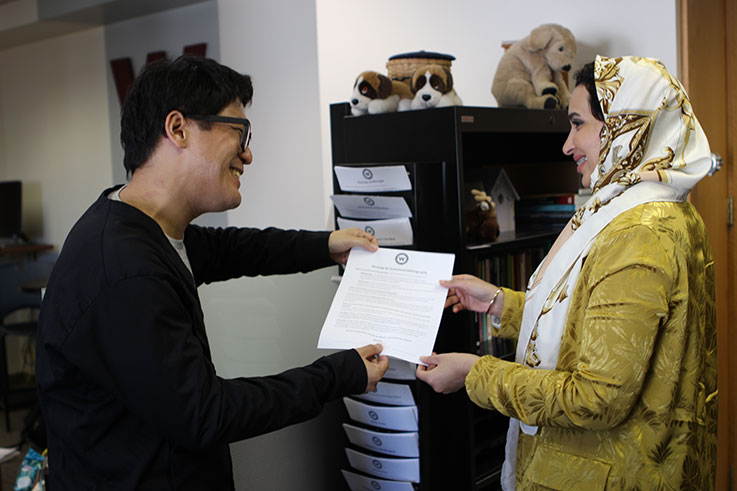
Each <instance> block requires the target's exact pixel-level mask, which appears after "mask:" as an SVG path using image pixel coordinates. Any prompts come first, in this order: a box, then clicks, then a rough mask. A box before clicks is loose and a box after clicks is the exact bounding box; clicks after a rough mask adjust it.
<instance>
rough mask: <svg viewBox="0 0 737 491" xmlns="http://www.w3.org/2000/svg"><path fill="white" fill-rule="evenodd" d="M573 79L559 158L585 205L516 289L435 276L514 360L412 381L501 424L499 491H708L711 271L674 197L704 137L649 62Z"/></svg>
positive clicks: (440, 371)
mask: <svg viewBox="0 0 737 491" xmlns="http://www.w3.org/2000/svg"><path fill="white" fill-rule="evenodd" d="M576 84H577V86H576V88H575V90H574V91H573V93H572V94H571V100H570V107H569V113H568V115H569V119H570V122H571V131H570V134H569V136H568V139H567V140H566V142H565V145H564V146H563V151H564V153H565V154H566V155H570V156H572V157H573V159H574V160H575V162H576V165H577V166H578V172H579V173H581V174H582V181H583V183H584V185H587V186H590V187H591V188H592V190H593V194H592V196H591V198H590V199H589V200H588V201H587V203H586V204H585V205H584V206H583V207H581V209H579V210H578V211H577V212H576V214H575V216H574V217H573V218H572V219H571V221H570V222H569V223H568V225H567V226H566V228H565V229H564V230H563V232H561V234H560V236H559V237H558V239H557V240H556V241H555V243H554V244H553V247H552V248H551V250H550V252H549V253H548V256H547V257H546V258H545V259H544V261H543V262H542V264H541V265H540V266H539V267H538V269H537V270H536V271H535V273H534V274H533V275H532V277H531V278H530V282H529V284H528V288H527V291H526V292H524V293H523V292H515V291H511V290H508V289H506V288H497V286H496V285H492V284H489V283H486V282H484V281H482V280H480V279H478V278H475V277H473V276H470V275H460V276H456V277H454V278H453V280H451V281H447V282H442V283H443V285H444V286H446V287H448V288H450V292H449V297H448V301H447V303H446V304H447V305H452V306H453V311H454V312H459V311H461V310H464V309H465V310H472V311H475V312H488V313H489V314H491V315H492V320H493V321H495V326H498V327H497V329H496V330H497V334H498V335H499V336H502V337H513V338H516V339H517V353H516V360H515V362H508V361H503V360H500V359H498V358H495V357H493V356H484V357H481V358H479V357H477V356H475V355H470V354H462V353H449V354H440V355H433V356H428V357H426V358H425V359H424V360H423V361H424V362H426V363H427V364H428V366H427V367H426V368H425V367H419V368H418V372H417V377H418V378H420V379H421V380H424V381H426V382H427V383H429V384H430V385H431V386H432V387H433V388H434V389H435V390H436V391H438V392H445V393H448V392H453V391H455V390H458V389H460V388H461V387H463V386H464V385H465V388H466V391H467V392H468V395H469V397H470V398H471V400H472V401H473V402H474V403H476V404H478V405H479V406H481V407H484V408H489V409H496V410H498V411H500V412H502V413H504V414H506V415H508V416H510V418H511V419H510V427H509V432H508V435H507V458H506V460H505V464H504V468H503V472H502V484H503V487H504V489H515V485H516V488H517V489H541V488H544V489H581V490H593V489H699V490H701V489H713V488H714V486H715V482H714V475H715V470H716V417H717V414H716V413H717V401H716V399H717V389H716V386H717V373H716V321H715V319H716V317H715V310H714V299H715V295H714V265H713V260H712V256H711V248H710V245H709V241H708V238H707V235H706V229H705V227H704V224H703V222H702V221H701V218H700V217H699V215H698V213H697V212H696V211H695V209H694V208H693V207H692V206H691V205H690V203H688V202H687V201H686V196H687V194H688V192H689V190H690V189H691V188H693V186H694V185H695V184H696V183H697V182H698V181H699V180H700V179H701V178H703V177H704V176H705V175H706V173H707V171H708V169H709V165H710V151H709V146H708V142H707V140H706V136H705V135H704V132H703V130H702V129H701V127H700V125H699V123H698V121H697V120H696V118H695V117H694V114H693V111H692V109H691V105H690V102H689V100H688V97H687V96H686V94H685V92H684V90H683V88H682V87H681V85H680V83H679V82H678V81H677V80H676V79H675V78H674V77H673V76H672V75H670V74H669V73H668V72H667V71H666V69H665V67H664V66H663V65H662V64H661V63H660V62H658V61H656V60H652V59H645V58H635V57H624V58H604V57H597V58H596V61H595V62H594V63H591V64H589V65H587V66H586V67H584V69H582V70H581V72H579V73H578V74H577V77H576Z"/></svg>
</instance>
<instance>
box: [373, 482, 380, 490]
mask: <svg viewBox="0 0 737 491" xmlns="http://www.w3.org/2000/svg"><path fill="white" fill-rule="evenodd" d="M371 487H372V488H374V489H381V484H379V483H378V482H376V481H371Z"/></svg>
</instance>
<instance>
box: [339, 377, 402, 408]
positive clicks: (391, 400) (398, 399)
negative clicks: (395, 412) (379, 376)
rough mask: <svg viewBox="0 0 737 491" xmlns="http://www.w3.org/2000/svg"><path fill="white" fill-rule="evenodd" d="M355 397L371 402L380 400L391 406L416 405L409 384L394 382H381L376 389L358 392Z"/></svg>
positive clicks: (379, 401) (381, 402)
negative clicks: (362, 392) (363, 392)
mask: <svg viewBox="0 0 737 491" xmlns="http://www.w3.org/2000/svg"><path fill="white" fill-rule="evenodd" d="M354 397H358V398H359V399H363V400H365V401H370V402H378V403H380V404H387V405H389V406H414V405H415V398H414V396H413V395H412V390H411V389H410V388H409V385H407V384H393V383H391V382H379V383H378V384H376V390H374V391H372V392H367V393H365V394H356V395H355V396H354Z"/></svg>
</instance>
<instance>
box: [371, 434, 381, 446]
mask: <svg viewBox="0 0 737 491" xmlns="http://www.w3.org/2000/svg"><path fill="white" fill-rule="evenodd" d="M371 441H372V442H374V445H376V446H377V447H380V446H381V438H379V437H378V436H372V437H371Z"/></svg>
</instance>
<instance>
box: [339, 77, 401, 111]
mask: <svg viewBox="0 0 737 491" xmlns="http://www.w3.org/2000/svg"><path fill="white" fill-rule="evenodd" d="M411 101H412V91H411V90H410V88H409V87H408V86H407V84H405V83H403V82H397V81H392V80H389V77H387V76H386V75H382V74H380V73H377V72H371V71H368V72H363V73H361V74H360V75H359V76H358V78H356V82H355V83H354V84H353V95H352V96H351V113H352V114H353V115H354V116H362V115H364V114H366V113H368V114H379V113H388V112H394V111H396V110H400V111H406V110H408V109H409V106H410V103H411Z"/></svg>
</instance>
